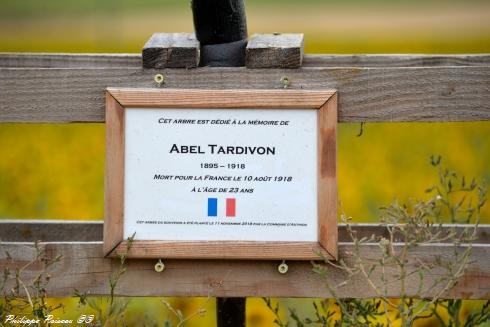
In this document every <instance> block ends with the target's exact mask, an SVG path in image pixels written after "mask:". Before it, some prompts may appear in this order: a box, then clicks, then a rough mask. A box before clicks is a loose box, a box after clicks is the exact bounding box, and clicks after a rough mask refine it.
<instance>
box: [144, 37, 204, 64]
mask: <svg viewBox="0 0 490 327" xmlns="http://www.w3.org/2000/svg"><path fill="white" fill-rule="evenodd" d="M199 56H200V55H199V42H198V41H197V39H196V36H195V35H194V34H193V33H155V34H153V35H152V36H151V37H150V39H149V40H148V42H146V44H145V46H144V47H143V51H142V58H143V67H144V68H166V67H168V68H192V67H197V66H199Z"/></svg>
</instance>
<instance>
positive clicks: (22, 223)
mask: <svg viewBox="0 0 490 327" xmlns="http://www.w3.org/2000/svg"><path fill="white" fill-rule="evenodd" d="M103 225H104V222H103V221H102V220H95V221H94V220H62V219H0V241H4V242H34V241H37V240H41V241H44V242H62V241H73V242H81V241H84V242H87V241H102V229H103ZM467 227H468V226H467V225H464V224H450V225H449V224H446V225H442V228H443V230H445V231H446V230H447V229H449V228H451V229H454V230H455V232H457V233H458V234H460V233H462V232H463V231H464V229H465V228H467ZM350 228H352V230H354V231H355V233H356V235H357V237H359V238H363V237H368V238H369V237H371V235H373V234H374V235H378V236H380V237H388V230H387V229H386V227H384V226H381V225H379V224H365V223H363V224H355V223H353V224H351V225H350ZM338 233H339V234H338V237H339V241H340V242H349V241H351V239H350V237H349V234H348V232H347V228H346V226H345V224H339V225H338ZM475 237H476V239H475V241H474V243H477V244H490V225H485V224H484V225H479V226H478V228H477V230H476V235H475ZM395 241H396V242H399V240H398V239H396V238H395Z"/></svg>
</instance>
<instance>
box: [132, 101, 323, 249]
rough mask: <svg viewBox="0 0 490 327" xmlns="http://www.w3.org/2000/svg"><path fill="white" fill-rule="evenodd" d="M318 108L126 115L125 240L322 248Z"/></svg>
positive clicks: (154, 111) (138, 110)
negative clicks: (318, 243)
mask: <svg viewBox="0 0 490 327" xmlns="http://www.w3.org/2000/svg"><path fill="white" fill-rule="evenodd" d="M317 138H318V137H317V110H315V109H311V110H310V109H297V110H296V109H294V110H276V109H260V110H256V109H182V108H179V109H149V108H127V109H126V110H125V164H124V165H125V168H124V169H125V174H124V176H125V177H124V237H125V238H127V237H129V236H131V235H132V234H133V233H135V232H136V237H135V239H136V240H175V241H213V240H216V241H219V240H222V241H294V242H301V241H311V242H316V241H318V213H317V210H318V208H317Z"/></svg>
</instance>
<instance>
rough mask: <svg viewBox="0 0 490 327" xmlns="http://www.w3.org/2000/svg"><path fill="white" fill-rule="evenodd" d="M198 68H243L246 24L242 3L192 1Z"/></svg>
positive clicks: (215, 0)
mask: <svg viewBox="0 0 490 327" xmlns="http://www.w3.org/2000/svg"><path fill="white" fill-rule="evenodd" d="M192 13H193V17H194V30H195V32H196V37H197V39H198V40H199V42H200V44H201V60H200V65H201V66H213V67H239V66H244V65H245V47H246V46H247V20H246V16H245V5H244V3H243V0H192Z"/></svg>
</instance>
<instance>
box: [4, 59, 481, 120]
mask: <svg viewBox="0 0 490 327" xmlns="http://www.w3.org/2000/svg"><path fill="white" fill-rule="evenodd" d="M155 72H156V71H154V70H143V69H135V68H132V69H125V68H103V69H101V68H95V69H94V68H81V69H79V68H52V69H51V68H1V69H0V90H1V92H2V94H1V97H0V122H60V123H61V122H104V120H105V114H104V109H105V102H104V90H105V88H107V87H140V88H147V87H155V85H154V82H153V76H154V74H155ZM162 72H163V74H164V75H165V81H166V82H165V86H164V87H169V88H191V89H233V88H236V89H252V88H257V89H278V88H282V87H283V84H282V82H281V78H282V77H283V76H287V77H288V79H289V80H290V81H291V83H292V84H291V88H292V89H337V90H338V93H339V116H338V117H339V121H340V122H383V121H477V120H490V66H481V67H430V68H301V69H294V70H281V69H273V70H271V69H245V68H198V69H189V70H185V69H165V70H162Z"/></svg>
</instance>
